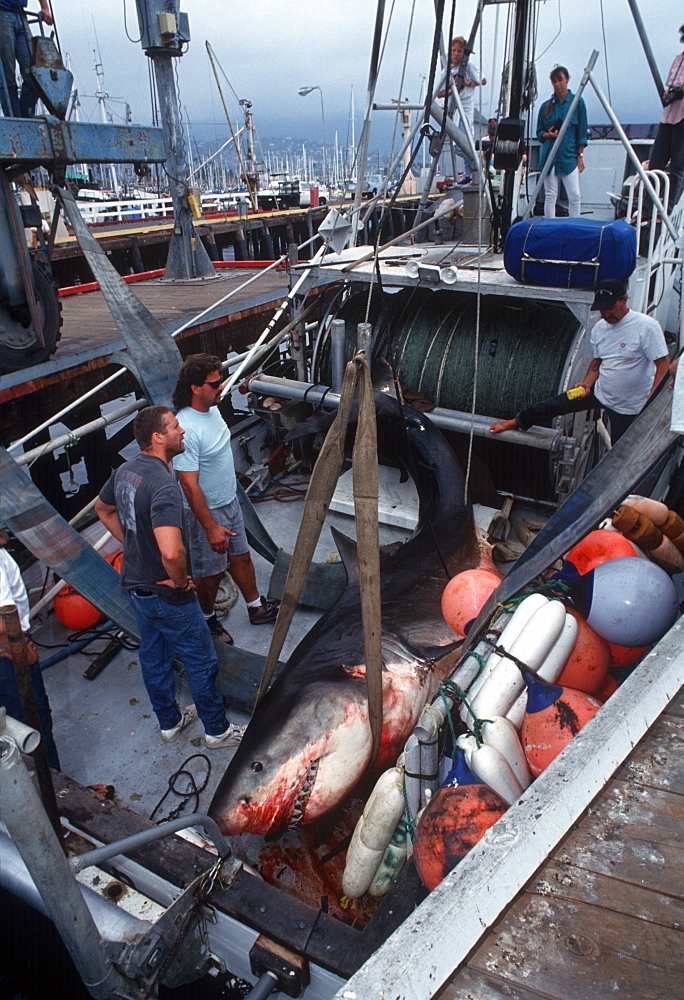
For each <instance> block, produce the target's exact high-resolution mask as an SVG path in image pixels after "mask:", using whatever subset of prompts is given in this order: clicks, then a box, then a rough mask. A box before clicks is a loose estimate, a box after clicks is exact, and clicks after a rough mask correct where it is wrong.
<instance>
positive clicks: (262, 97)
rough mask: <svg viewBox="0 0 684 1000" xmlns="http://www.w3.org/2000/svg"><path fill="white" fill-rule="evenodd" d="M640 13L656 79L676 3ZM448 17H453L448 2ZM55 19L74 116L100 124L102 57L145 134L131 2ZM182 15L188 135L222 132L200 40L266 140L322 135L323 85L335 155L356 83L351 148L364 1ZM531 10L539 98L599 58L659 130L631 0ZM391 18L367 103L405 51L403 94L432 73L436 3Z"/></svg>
mask: <svg viewBox="0 0 684 1000" xmlns="http://www.w3.org/2000/svg"><path fill="white" fill-rule="evenodd" d="M639 5H640V10H641V16H642V18H643V21H644V23H645V26H646V31H647V33H648V36H649V39H650V43H651V46H652V48H653V51H654V54H655V57H656V61H657V63H658V67H659V70H660V73H661V76H662V77H663V79H664V78H665V76H666V74H667V71H668V68H669V66H670V64H671V62H672V60H673V58H674V57H675V55H676V54H677V53H678V52H680V51H681V48H680V45H679V35H678V28H679V25H680V23H681V21H682V18H683V17H684V14H683V12H682V8H681V5H680V4H678V3H676V2H674V0H648V3H647V2H646V0H639ZM29 6H30V7H34V8H35V7H37V2H36V0H30V3H29ZM445 6H446V8H447V11H449V12H450V7H451V5H450V4H449V2H448V0H447V3H446V5H445ZM475 6H476V4H475V0H458V2H457V6H456V22H455V33H456V34H463V35H466V36H467V35H468V33H469V30H470V26H471V23H472V17H473V12H474V9H475ZM53 8H54V12H55V17H56V22H57V30H58V32H59V37H60V41H61V45H62V50H63V51H64V52H66V53H68V55H69V58H70V60H71V66H72V71H73V72H74V76H75V78H76V85H77V87H78V89H79V92H80V93H81V94H82V95H84V97H83V100H82V103H83V110H84V117H86V118H91V119H96V118H97V110H96V106H95V103H94V101H93V100H89V99H88V98H87V97H86V96H85V95H93V94H94V93H95V88H96V77H95V70H94V64H95V61H96V57H95V54H94V53H95V52H96V50H98V49H99V53H98V57H97V59H98V61H101V63H102V66H103V70H104V79H105V89H106V91H107V93H108V94H109V95H111V97H112V98H119V99H121V100H126V101H128V102H129V103H130V105H131V107H132V110H133V117H134V120H135V121H138V122H142V123H149V121H150V96H149V81H148V65H147V64H148V60H147V59H146V58H145V56H144V55H143V54H142V50H141V48H140V45H139V44H136V42H135V40H136V39H137V38H138V34H139V33H138V23H137V17H136V10H135V2H134V0H104V2H103V0H100V2H98V3H94V2H93V0H53ZM509 8H510V5H509V4H505V3H500V4H492V5H490V6H488V7H487V8H486V9H485V12H484V18H483V31H482V35H481V38H480V39H479V40H478V43H477V44H476V46H475V48H476V54H475V55H474V56H473V59H474V61H476V62H479V64H480V67H481V70H482V72H483V74H484V75H485V76H486V77H487V78H488V80H489V81H490V82H489V83H488V85H487V86H486V87H484V88H483V89H482V92H481V97H482V111H483V113H484V115H485V117H489V116H490V102H491V101H492V99H493V100H494V105H495V104H496V96H497V95H498V81H499V79H500V74H501V65H502V51H503V46H504V37H505V28H506V21H507V18H508V16H509ZM181 10H183V11H184V12H185V13H187V14H188V16H189V19H190V31H191V36H192V41H191V43H190V47H189V50H188V52H187V53H186V55H184V56H183V58H182V59H180V60H179V61H178V78H179V85H180V96H181V102H182V106H183V108H184V115H185V114H187V117H188V118H189V119H190V121H191V122H192V123H193V124H198V125H199V124H200V123H209V122H213V121H217V122H219V123H221V124H220V125H219V126H218V127H217V135H218V134H222V133H221V129H224V128H225V126H224V125H223V124H222V123H223V122H224V116H223V111H222V108H221V104H220V99H219V97H218V92H217V88H216V84H215V82H214V78H213V75H212V73H211V69H210V66H209V60H208V56H207V52H206V48H205V41H209V43H210V44H211V46H212V48H213V50H214V53H215V56H216V58H217V60H218V62H219V64H220V66H221V68H222V70H223V72H224V73H225V75H226V77H227V78H228V80H229V81H230V84H231V85H232V87H233V88H234V89H235V91H236V92H237V95H238V96H239V97H240V98H248V99H249V100H251V101H252V104H253V110H254V114H255V121H256V125H257V129H258V131H259V133H260V137H261V139H262V142H264V143H267V142H268V138H269V135H268V133H269V131H271V132H273V133H275V132H276V131H277V132H278V133H279V135H280V136H283V135H286V134H294V135H298V134H300V133H311V132H312V130H313V131H314V133H315V132H316V130H318V129H319V128H320V127H321V124H322V123H321V104H320V97H319V93H318V91H315V92H314V93H312V94H310V95H309V96H307V97H300V96H299V95H298V93H297V91H298V89H299V88H300V87H302V86H307V85H308V86H314V85H315V86H319V87H321V89H322V91H323V101H324V111H325V117H326V131H327V141H328V143H332V142H333V139H334V132H335V130H336V129H337V131H338V134H339V141H340V144H344V143H345V142H346V141H347V132H348V122H349V107H350V94H351V88H352V86H353V88H354V95H355V103H356V117H357V135H356V138H357V139H358V127H359V124H360V122H361V117H362V112H363V107H364V104H365V99H366V92H367V78H368V65H369V60H370V52H371V43H372V35H373V25H374V19H375V4H374V3H373V0H182V2H181ZM412 10H413V12H414V13H413V29H412V31H411V34H410V41H409V40H408V39H409V31H408V28H409V21H410V19H411V12H412ZM536 12H537V18H538V28H537V45H536V52H537V72H538V78H539V93H540V99H543V98H545V97H546V96H547V94H550V86H549V83H548V74H549V71H550V70H551V69H552V67H553V66H554V65H556V64H558V63H561V64H564V65H566V66H567V67H568V68H569V70H570V75H571V83H570V87H571V89H574V86H573V85H576V84H577V83H578V82H579V80H580V78H581V76H582V71H583V69H584V67H585V66H586V64H587V61H588V59H589V56H590V54H591V51H592V49H594V48H595V49H597V50H598V51H599V62H598V64H597V76H598V79H599V81H600V83H601V85H602V87H603V88H604V90H606V92H607V91H608V83H607V81H608V79H609V80H610V94H611V98H612V104H613V107H614V109H615V111H616V113H617V115H618V117H619V118H620V120H621V121H623V122H651V121H657V120H658V118H659V116H660V105H659V102H658V99H657V95H656V91H655V86H654V83H653V79H652V77H651V74H650V72H649V69H648V65H647V61H646V57H645V55H644V52H643V50H642V48H641V45H640V42H639V38H638V35H637V31H636V28H635V25H634V20H633V17H632V14H631V11H630V7H629V4H628V2H627V0H538V2H537V5H536ZM390 14H392V18H391V23H390V24H389V29H388V35H387V44H386V47H385V50H384V56H383V62H382V68H381V73H380V78H379V82H378V87H377V91H376V101H378V102H380V103H386V102H389V101H390V100H391V99H392V98H395V97H398V96H399V86H400V81H401V73H402V63H403V60H404V56H405V53H406V49H407V46H408V59H407V67H406V74H405V82H404V85H403V88H402V94H401V96H403V97H405V98H408V99H409V100H412V101H417V100H418V98H419V96H420V92H421V86H422V85H423V80H424V78H425V77H426V76H427V74H428V70H429V60H430V50H431V45H432V35H433V31H434V3H433V0H415V2H413V0H395V2H394V4H393V3H392V0H387V2H386V25H387V23H388V22H389V21H390ZM602 15H603V16H602ZM497 16H498V31H497ZM126 27H127V31H128V35H129V36H130V38H131V39H133V41H130V40H129V38H128V37H127V32H126ZM447 32H448V22H447V26H446V27H445V29H444V34H445V35H446V34H447ZM604 35H605V44H604ZM495 48H496V50H497V52H498V55H497V57H496V59H495V58H494V52H495ZM606 63H607V66H608V70H609V76H608V75H607V73H606ZM492 80H496V87H493V86H492ZM226 93H227V97H228V100H229V107H230V112H231V115H232V116H233V117H234V120H236V121H238V120H240V114H239V110H238V107H237V104H236V101H235V98H234V97H233V95H232V93H231V91H230V89H229V88H228V87H227V85H226ZM492 95H494V97H493V98H492ZM586 100H587V106H588V111H589V121H590V123H592V122H593V123H598V122H603V121H606V120H607V119H606V116H605V113H604V112H603V109H602V108H601V107H600V105H599V103H598V101H597V99H596V97H595V96H594V95H593V94H592V93H588V94H586ZM111 110H112V112H113V114H114V120H115V121H122V120H123V117H124V105H123V104H117V103H112V104H111ZM495 110H496V108H495V107H494V111H495Z"/></svg>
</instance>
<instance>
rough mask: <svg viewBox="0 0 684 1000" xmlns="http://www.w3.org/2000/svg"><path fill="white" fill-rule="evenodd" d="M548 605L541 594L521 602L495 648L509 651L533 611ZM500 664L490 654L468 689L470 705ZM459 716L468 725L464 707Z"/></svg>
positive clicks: (499, 660)
mask: <svg viewBox="0 0 684 1000" xmlns="http://www.w3.org/2000/svg"><path fill="white" fill-rule="evenodd" d="M548 603H549V601H548V598H546V597H544V595H543V594H530V595H529V596H528V597H526V598H525V600H524V601H521V602H520V604H519V605H518V607H517V608H516V609H515V611H514V612H513V615H512V616H511V618H510V621H508V622H507V624H506V626H505V627H504V630H503V632H502V633H501V635H500V636H499V641H498V642H497V646H502V647H503V648H504V649H510V648H511V646H512V645H513V642H514V641H515V640H516V639H517V638H518V636H519V635H520V633H521V632H522V630H523V629H524V628H525V626H526V625H527V623H528V622H529V620H530V618H531V617H532V615H533V614H534V613H535V611H538V610H539V609H540V608H543V607H545V606H546V605H547V604H548ZM500 662H501V656H500V655H499V654H498V653H490V655H489V656H488V658H487V660H486V662H485V665H484V669H483V670H482V672H481V673H480V674H479V675H478V676H477V677H476V678H475V680H474V681H473V683H472V684H471V685H470V688H469V689H468V702H469V703H470V704H471V705H472V703H473V699H474V697H475V695H476V694H477V693H478V691H479V690H480V688H481V687H482V685H483V684H484V682H485V681H486V680H487V678H488V677H489V675H490V674H491V672H492V670H493V669H494V667H496V665H497V664H498V663H500ZM459 714H460V716H461V721H462V722H465V724H466V725H468V723H469V721H470V719H471V718H472V716H471V714H470V712H469V711H468V709H467V708H466V706H465V705H461V709H460V712H459Z"/></svg>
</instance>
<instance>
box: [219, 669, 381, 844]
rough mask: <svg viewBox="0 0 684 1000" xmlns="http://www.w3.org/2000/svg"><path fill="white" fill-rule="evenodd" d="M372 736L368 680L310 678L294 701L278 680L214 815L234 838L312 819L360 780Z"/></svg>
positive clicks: (239, 754)
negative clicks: (341, 681)
mask: <svg viewBox="0 0 684 1000" xmlns="http://www.w3.org/2000/svg"><path fill="white" fill-rule="evenodd" d="M355 688H357V689H358V691H355V690H354V689H355ZM371 742H372V741H371V733H370V725H369V723H368V710H367V704H366V695H365V679H362V680H359V681H357V682H356V683H355V684H354V683H352V684H349V683H343V684H340V685H337V686H336V685H335V684H330V682H329V681H328V682H326V683H323V682H319V683H312V684H308V685H306V687H305V688H304V689H303V690H301V691H300V692H299V693H298V697H297V698H296V699H294V700H292V699H289V698H287V696H286V693H285V692H283V691H282V685H280V686H279V685H278V684H276V685H275V686H274V688H273V689H272V690H271V691H269V693H268V694H267V695H266V697H265V698H264V700H263V702H262V703H261V705H260V706H259V708H258V710H257V712H256V713H255V717H254V719H253V720H252V722H251V723H250V725H249V726H248V727H247V730H246V732H245V735H244V737H243V740H242V743H241V744H240V746H239V747H238V749H237V751H236V753H235V756H234V757H233V760H232V761H231V763H230V764H229V766H228V768H227V770H226V773H225V774H224V776H223V778H222V779H221V782H220V784H219V786H218V788H217V790H216V793H215V795H214V798H213V801H212V803H211V806H210V808H209V812H210V815H211V816H212V817H213V818H214V819H215V820H216V822H217V823H218V825H219V827H220V828H221V830H222V831H223V832H224V833H225V834H226V835H232V836H235V835H236V834H239V833H256V834H262V835H266V834H271V835H277V834H278V833H280V832H282V831H283V830H284V829H286V828H287V827H293V826H298V825H299V824H300V823H311V822H313V820H315V819H317V818H318V817H319V816H321V815H323V814H324V813H325V812H328V811H329V810H330V809H331V808H332V807H334V806H335V805H337V804H338V803H339V802H341V801H342V799H343V798H344V797H345V796H346V794H347V793H348V791H349V790H350V789H351V788H353V787H354V785H355V784H356V783H357V781H358V780H359V778H360V777H361V775H362V774H363V772H364V770H365V769H366V766H367V764H368V760H369V757H370V753H371Z"/></svg>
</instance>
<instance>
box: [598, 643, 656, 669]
mask: <svg viewBox="0 0 684 1000" xmlns="http://www.w3.org/2000/svg"><path fill="white" fill-rule="evenodd" d="M650 648H651V647H650V646H617V645H616V644H615V643H614V642H609V643H608V649H609V651H610V668H609V669H612V668H613V667H631V665H632V664H633V663H638V661H639V660H640V659H641V657H642V656H646V653H648V651H649V649H650Z"/></svg>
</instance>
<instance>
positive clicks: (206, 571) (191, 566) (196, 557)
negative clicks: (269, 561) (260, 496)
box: [183, 497, 249, 579]
mask: <svg viewBox="0 0 684 1000" xmlns="http://www.w3.org/2000/svg"><path fill="white" fill-rule="evenodd" d="M211 513H212V516H213V518H214V520H215V521H216V523H217V524H220V525H222V526H223V527H224V528H228V529H229V530H230V531H234V532H235V537H234V538H233V537H232V536H231V537H230V539H229V542H230V555H233V556H241V555H244V554H245V552H249V544H248V543H247V535H246V534H245V525H244V522H243V520H242V509H241V507H240V501H239V500H238V498H237V497H235V499H234V500H231V502H230V503H228V504H226V505H225V506H224V507H212V510H211ZM183 517H184V532H183V533H184V535H185V547H186V550H187V555H188V572H189V573H190V574H191V575H192V576H193V577H195V578H197V577H199V578H200V579H202V577H205V576H216V575H217V574H218V573H223V572H224V571H225V569H226V566H227V565H228V554H227V553H225V552H214V550H213V549H212V547H211V545H210V544H209V542H208V541H207V533H206V531H205V530H204V528H203V527H202V525H201V524H200V523H199V521H198V520H197V518H196V517H195V515H194V514H193V512H192V511H191V510H190V509H189V508H188V507H186V508H185V509H184V511H183Z"/></svg>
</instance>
